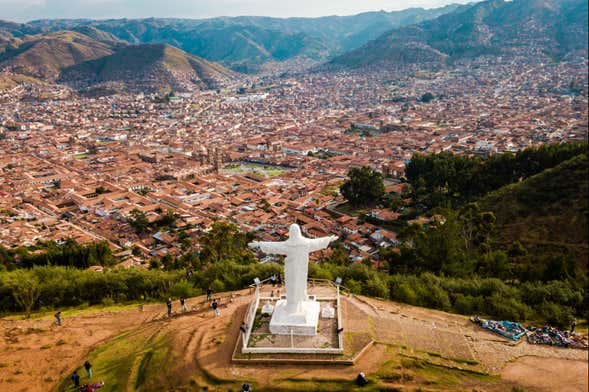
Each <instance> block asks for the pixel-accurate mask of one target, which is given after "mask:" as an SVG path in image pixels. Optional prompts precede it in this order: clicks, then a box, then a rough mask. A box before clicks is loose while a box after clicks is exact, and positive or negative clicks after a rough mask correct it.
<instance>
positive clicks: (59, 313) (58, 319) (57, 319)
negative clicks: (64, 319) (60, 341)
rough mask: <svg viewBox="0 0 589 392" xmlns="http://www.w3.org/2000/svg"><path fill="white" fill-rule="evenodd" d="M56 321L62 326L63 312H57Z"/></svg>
mask: <svg viewBox="0 0 589 392" xmlns="http://www.w3.org/2000/svg"><path fill="white" fill-rule="evenodd" d="M54 316H55V322H56V323H57V325H59V326H60V327H61V312H57V313H55V315H54Z"/></svg>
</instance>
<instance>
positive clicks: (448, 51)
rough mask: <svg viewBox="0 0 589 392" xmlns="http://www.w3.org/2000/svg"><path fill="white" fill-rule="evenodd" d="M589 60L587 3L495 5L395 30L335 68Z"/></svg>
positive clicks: (496, 0)
mask: <svg viewBox="0 0 589 392" xmlns="http://www.w3.org/2000/svg"><path fill="white" fill-rule="evenodd" d="M510 54H518V55H523V56H528V57H529V58H532V57H535V58H539V59H551V60H554V59H562V58H564V57H567V56H571V55H575V54H577V55H581V56H584V57H587V0H513V1H504V0H490V1H483V2H480V3H476V4H473V5H471V6H470V7H467V8H461V9H457V10H455V11H454V12H451V13H448V14H445V15H442V16H440V17H439V18H437V19H434V20H430V21H425V22H422V23H418V24H414V25H411V26H406V27H403V28H399V29H394V30H392V31H390V32H387V33H385V34H383V35H381V36H380V37H379V38H377V39H375V40H373V41H370V42H368V43H367V44H365V45H363V46H362V47H360V48H358V49H355V50H353V51H350V52H348V53H345V54H343V55H341V56H338V57H336V58H335V59H333V60H332V61H331V62H330V65H332V66H343V67H347V68H350V67H351V68H354V67H362V66H367V65H372V64H380V63H389V64H407V63H418V64H424V63H427V64H438V65H439V64H445V63H449V62H452V61H455V60H459V59H464V58H474V57H477V56H481V55H510Z"/></svg>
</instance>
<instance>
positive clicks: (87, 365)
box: [84, 361, 92, 378]
mask: <svg viewBox="0 0 589 392" xmlns="http://www.w3.org/2000/svg"><path fill="white" fill-rule="evenodd" d="M84 369H86V375H87V376H88V378H92V364H91V363H90V361H86V362H84Z"/></svg>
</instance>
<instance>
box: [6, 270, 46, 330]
mask: <svg viewBox="0 0 589 392" xmlns="http://www.w3.org/2000/svg"><path fill="white" fill-rule="evenodd" d="M8 285H9V287H10V289H11V290H12V296H13V297H14V301H15V302H16V303H17V304H18V305H19V306H20V307H21V309H22V310H24V311H25V314H26V318H29V317H31V310H32V309H33V307H34V306H35V304H36V303H37V300H38V299H39V295H40V294H41V289H40V287H39V286H40V284H39V278H37V276H36V275H33V274H29V273H27V271H25V270H17V271H15V272H14V275H12V279H11V280H10V281H9V283H8Z"/></svg>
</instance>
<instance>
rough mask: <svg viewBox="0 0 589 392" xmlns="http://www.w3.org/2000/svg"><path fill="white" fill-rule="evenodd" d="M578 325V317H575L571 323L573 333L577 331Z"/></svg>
mask: <svg viewBox="0 0 589 392" xmlns="http://www.w3.org/2000/svg"><path fill="white" fill-rule="evenodd" d="M576 326H577V319H576V318H575V319H573V322H572V324H571V333H573V332H575V327H576Z"/></svg>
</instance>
